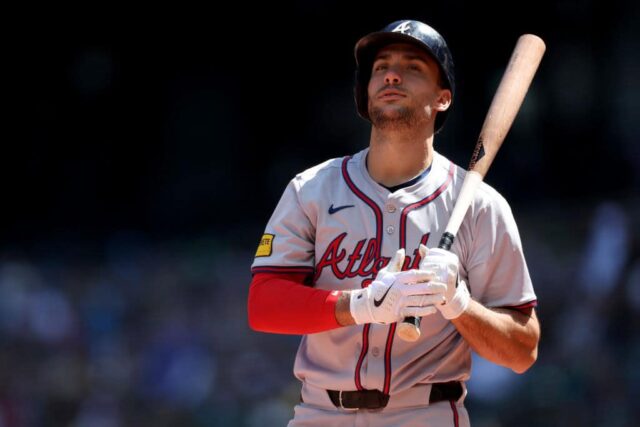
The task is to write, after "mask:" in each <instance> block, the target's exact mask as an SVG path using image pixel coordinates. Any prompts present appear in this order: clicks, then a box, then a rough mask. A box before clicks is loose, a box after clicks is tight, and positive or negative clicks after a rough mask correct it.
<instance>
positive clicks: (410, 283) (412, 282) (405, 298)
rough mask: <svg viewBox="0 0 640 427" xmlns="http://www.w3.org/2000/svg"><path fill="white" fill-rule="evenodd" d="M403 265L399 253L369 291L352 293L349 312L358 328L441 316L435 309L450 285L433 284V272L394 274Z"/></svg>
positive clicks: (359, 290) (413, 271)
mask: <svg viewBox="0 0 640 427" xmlns="http://www.w3.org/2000/svg"><path fill="white" fill-rule="evenodd" d="M402 261H404V250H399V251H398V252H397V253H396V256H394V258H393V259H392V260H391V262H390V263H389V265H388V266H387V267H385V268H383V269H382V270H380V271H379V272H378V274H377V276H376V279H375V280H374V281H373V282H372V283H371V284H370V285H369V286H368V287H366V288H365V289H358V290H355V291H351V296H350V298H351V299H350V306H349V308H350V311H351V316H352V317H353V319H354V320H355V322H356V324H358V325H362V324H365V323H383V324H389V323H394V322H397V321H399V320H401V319H402V318H404V317H407V316H428V315H430V314H434V313H436V312H437V309H436V308H435V307H434V305H437V304H440V303H442V302H443V301H444V294H445V291H446V285H444V284H442V283H437V282H435V281H433V279H434V275H433V273H432V272H425V271H420V270H408V271H402V272H399V271H394V270H399V269H400V267H401V266H402ZM429 281H431V282H429Z"/></svg>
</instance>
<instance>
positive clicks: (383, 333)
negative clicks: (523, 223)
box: [252, 149, 536, 395]
mask: <svg viewBox="0 0 640 427" xmlns="http://www.w3.org/2000/svg"><path fill="white" fill-rule="evenodd" d="M367 152H368V149H365V150H363V151H361V152H359V153H357V154H356V155H354V156H353V157H345V158H341V159H333V160H329V161H327V162H324V163H322V164H320V165H318V166H315V167H313V168H311V169H308V170H306V171H305V172H303V173H301V174H299V175H297V176H296V177H295V178H294V179H293V180H291V182H290V183H289V185H288V186H287V188H286V190H285V192H284V194H283V195H282V198H281V199H280V202H279V203H278V205H277V207H276V209H275V211H274V213H273V215H272V217H271V219H270V220H269V223H268V225H267V227H266V231H265V235H264V236H263V239H262V241H261V243H260V246H259V248H258V252H257V254H256V258H255V261H254V263H253V265H252V271H253V272H254V273H259V272H270V273H274V272H297V273H309V274H313V277H314V280H313V286H315V287H316V288H320V289H327V290H347V289H358V288H361V287H363V286H367V285H368V284H369V283H370V282H371V280H372V279H373V278H374V277H375V275H376V273H377V272H378V270H379V269H381V268H382V267H384V266H385V265H386V264H387V263H388V262H389V260H390V258H391V257H392V256H393V255H394V253H395V252H396V251H397V250H398V249H399V248H405V250H406V253H407V257H406V259H405V263H404V267H403V268H404V269H411V268H417V267H418V264H419V262H420V255H419V253H418V246H419V244H420V243H424V244H426V245H427V247H430V248H431V247H436V246H437V244H438V240H439V238H440V236H441V235H442V233H443V232H444V229H445V226H446V224H447V220H448V219H449V215H450V212H451V210H452V209H453V206H454V203H455V200H456V196H457V194H458V192H459V190H460V187H461V185H462V181H463V179H464V175H465V171H464V170H463V169H462V168H460V167H458V166H456V165H454V164H453V163H452V162H451V161H449V160H448V159H446V158H445V157H443V156H441V155H440V154H438V153H436V152H434V159H433V163H432V167H431V170H430V172H429V173H428V174H427V175H426V176H424V177H423V178H422V179H420V180H419V181H418V182H415V183H413V184H411V185H409V186H408V187H405V188H402V189H400V190H397V191H395V192H390V191H389V190H387V189H386V188H384V187H383V186H381V185H380V184H378V183H376V182H375V181H374V180H373V179H372V178H371V177H370V176H369V173H368V171H367V169H366V155H367ZM451 250H452V251H453V252H454V253H456V254H457V255H458V257H459V259H460V264H461V265H460V275H461V277H462V278H463V279H464V280H466V282H467V284H468V286H469V290H470V292H471V296H472V298H473V299H475V300H477V301H478V302H480V303H482V304H483V305H485V306H487V307H508V306H511V307H524V306H527V305H534V304H535V300H536V296H535V294H534V291H533V287H532V284H531V279H530V277H529V272H528V270H527V265H526V262H525V259H524V256H523V252H522V245H521V242H520V236H519V234H518V229H517V227H516V223H515V220H514V218H513V215H512V213H511V209H510V208H509V205H508V204H507V202H506V201H505V200H504V198H503V197H502V196H500V194H498V192H497V191H495V190H494V189H493V188H491V187H490V186H489V185H487V184H485V183H483V184H481V187H480V188H479V190H478V191H477V194H476V196H475V199H474V202H473V203H472V205H471V207H470V208H469V210H468V212H467V215H466V217H465V219H464V221H463V223H462V226H461V227H460V230H459V232H458V234H457V236H456V241H455V243H454V245H453V247H452V248H451ZM421 329H422V335H421V337H420V338H419V340H418V341H417V342H405V341H402V340H401V339H399V338H397V337H396V335H395V330H396V324H392V325H379V324H367V325H364V326H349V327H343V328H338V329H333V330H330V331H326V332H321V333H315V334H309V335H305V336H303V337H302V340H301V342H300V347H299V349H298V353H297V355H296V361H295V366H294V373H295V375H296V377H297V378H299V379H300V380H301V381H303V382H305V383H308V384H309V385H311V386H314V387H318V388H321V389H332V390H356V389H358V390H359V389H378V390H381V391H383V392H384V393H387V394H390V395H394V394H396V393H400V392H402V391H404V390H407V389H409V388H411V387H412V386H414V385H416V384H422V383H434V382H446V381H453V380H459V381H465V380H467V379H468V377H469V372H470V368H471V357H470V348H469V346H468V344H467V343H466V342H465V340H464V339H463V338H462V336H461V335H460V334H459V333H458V332H457V330H456V328H455V327H454V326H453V324H452V323H451V322H450V321H448V320H446V319H444V318H443V317H442V316H441V315H440V313H436V314H434V315H431V316H428V317H425V318H423V319H422V326H421Z"/></svg>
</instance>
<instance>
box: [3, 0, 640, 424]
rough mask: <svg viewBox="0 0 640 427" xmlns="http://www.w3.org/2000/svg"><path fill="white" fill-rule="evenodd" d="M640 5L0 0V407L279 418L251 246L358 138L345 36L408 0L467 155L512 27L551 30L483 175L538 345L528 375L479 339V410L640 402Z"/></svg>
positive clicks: (475, 395) (451, 135) (556, 417)
mask: <svg viewBox="0 0 640 427" xmlns="http://www.w3.org/2000/svg"><path fill="white" fill-rule="evenodd" d="M216 7H217V6H216ZM638 9H639V8H638V3H637V2H632V1H630V0H611V1H607V2H604V1H596V0H587V1H581V2H578V1H570V0H562V1H548V0H547V1H542V2H535V3H534V2H531V3H529V4H527V3H524V4H523V3H521V2H513V3H510V4H509V5H507V6H506V7H505V6H504V5H503V6H501V7H499V6H498V5H497V4H496V5H492V4H489V3H485V2H471V1H451V2H413V3H412V4H409V5H405V4H394V5H389V4H385V3H380V4H378V3H375V2H366V3H365V2H363V3H360V4H357V3H349V4H346V3H343V2H338V1H335V0H334V1H326V2H303V1H290V2H286V3H280V4H277V5H275V4H268V5H267V4H261V5H257V6H251V7H249V6H247V5H245V4H244V3H242V4H237V5H231V6H230V9H225V11H224V12H223V11H222V9H220V10H219V11H218V13H217V14H216V13H212V12H211V11H210V10H209V11H208V12H206V13H204V11H202V12H201V11H198V10H195V9H193V10H187V9H186V8H184V7H183V8H181V9H180V10H173V9H164V10H158V9H157V8H154V10H153V11H144V10H136V11H133V10H131V9H126V8H123V9H117V8H116V7H115V6H113V5H110V4H107V3H103V4H101V5H93V6H92V7H91V8H87V7H85V8H83V9H72V8H71V7H69V8H67V9H62V8H60V9H56V10H55V11H48V10H37V11H36V10H29V11H24V13H16V14H15V15H7V17H6V18H7V19H9V20H10V21H12V22H11V24H13V25H14V26H15V27H16V30H15V31H13V32H12V33H11V37H10V38H8V39H7V41H8V42H9V43H7V49H6V51H5V52H4V58H5V60H4V64H5V69H6V71H8V77H7V80H5V82H4V85H5V87H6V89H7V90H6V93H7V94H8V96H7V97H5V105H6V108H5V111H7V114H5V120H6V122H5V125H4V126H3V131H4V135H3V138H2V139H3V143H2V148H3V153H2V157H1V158H2V167H1V168H0V174H1V178H2V179H1V181H0V182H1V185H2V187H1V188H2V191H1V197H2V199H1V206H2V217H3V218H4V220H3V221H2V222H1V227H0V427H22V426H73V427H88V426H96V427H121V426H143V427H144V426H155V427H159V426H247V427H253V426H277V425H285V424H286V420H288V419H289V418H290V417H291V415H292V407H293V405H294V404H295V402H296V400H297V398H298V393H299V389H298V384H297V382H296V380H295V378H294V377H293V375H292V372H291V371H292V364H293V359H294V355H295V350H296V347H297V344H298V341H299V337H297V336H277V335H266V334H258V333H254V332H252V331H250V330H249V329H248V327H247V322H246V305H245V301H246V296H247V289H248V284H249V281H250V273H249V267H250V264H251V262H252V259H253V253H254V252H255V249H256V246H257V243H258V239H259V238H260V236H261V233H262V230H263V227H264V225H265V224H266V221H267V220H268V218H269V215H270V213H271V211H272V209H273V208H274V207H275V204H276V202H277V200H278V199H279V197H280V194H281V192H282V190H283V189H284V187H285V185H286V183H287V181H288V180H289V179H290V178H291V177H293V175H294V174H295V173H297V172H298V171H301V170H303V169H305V168H307V167H309V166H311V165H314V164H316V163H319V162H320V161H323V160H325V159H327V158H331V157H337V156H342V155H346V154H350V153H353V152H356V151H358V150H360V149H361V148H363V147H365V146H366V145H367V143H368V132H369V128H368V126H367V124H366V123H365V122H363V121H362V120H360V119H358V117H357V116H356V113H355V108H354V104H353V101H352V83H353V72H354V63H353V56H352V49H353V45H354V43H355V42H356V41H357V39H358V38H359V37H360V36H362V35H364V34H366V33H368V32H370V31H373V30H376V29H378V28H381V27H382V26H383V25H385V24H387V23H389V22H391V21H393V20H395V19H401V18H405V17H410V18H415V19H419V20H423V21H425V22H427V23H429V24H431V25H432V26H434V27H435V28H437V29H438V30H439V31H440V32H441V33H442V34H443V35H444V36H445V38H446V39H447V41H448V43H449V46H450V48H451V50H452V52H453V55H454V60H455V62H456V68H457V72H456V77H457V83H458V92H457V98H456V99H455V101H454V104H453V110H452V112H451V114H450V115H449V121H448V123H447V125H446V126H445V129H444V131H443V132H442V133H441V135H439V136H438V137H437V138H436V149H437V150H439V151H440V152H442V153H443V154H445V155H447V156H448V157H450V158H451V159H453V160H454V161H456V162H457V163H459V164H461V165H466V163H467V159H468V158H469V155H470V150H471V148H472V147H473V145H474V143H475V138H476V136H477V133H478V131H479V129H480V126H481V124H482V120H483V118H484V114H485V112H486V109H487V107H488V105H489V102H490V100H491V97H492V96H493V93H494V91H495V88H496V86H497V83H498V81H499V79H500V76H501V74H502V71H503V69H504V66H505V65H506V62H507V60H508V57H509V54H510V52H511V49H512V48H513V46H514V44H515V40H516V39H517V37H518V36H519V35H520V34H522V33H525V32H533V33H536V34H538V35H540V36H541V37H542V38H543V39H544V40H545V41H546V42H547V53H546V56H545V58H544V59H543V63H542V66H541V69H540V70H539V73H538V75H537V76H536V79H535V80H534V84H533V86H532V89H531V91H530V93H529V95H528V96H527V99H526V101H525V104H524V106H523V108H522V110H521V112H520V114H519V116H518V118H517V119H516V123H515V125H514V128H513V129H512V130H511V132H510V134H509V136H508V138H507V141H506V142H505V145H504V147H503V150H502V151H501V152H500V154H499V155H498V158H497V160H496V163H495V167H494V168H493V169H492V170H491V171H490V173H489V176H488V177H487V181H488V182H489V183H490V184H491V185H493V186H494V187H496V188H497V189H498V190H499V191H501V192H502V193H503V194H504V195H505V196H506V197H507V199H508V200H509V201H510V202H511V205H512V208H513V211H514V214H515V217H516V220H517V221H518V223H519V226H520V230H521V234H522V239H523V243H524V248H525V253H526V255H527V257H528V262H529V264H530V265H529V266H530V270H531V274H532V277H533V279H534V285H535V287H536V291H537V293H538V297H539V309H538V310H539V317H540V319H541V323H542V328H543V334H542V341H541V344H540V356H539V360H538V362H537V363H536V365H534V367H533V368H532V369H531V370H530V371H528V372H527V373H526V374H524V375H522V376H518V375H515V374H513V373H511V372H510V371H508V370H505V369H502V368H499V367H496V366H494V365H491V364H489V363H488V362H484V361H482V360H480V359H476V360H475V364H474V370H473V373H472V375H473V378H472V381H471V382H470V396H469V398H468V400H467V403H468V407H469V410H470V413H471V419H472V423H473V425H474V426H476V427H503V426H514V425H517V426H555V425H565V426H607V427H615V426H632V425H637V420H638V418H639V416H640V410H639V409H638V405H637V403H636V400H637V397H638V396H640V367H639V365H638V363H637V361H638V360H639V359H640V332H639V330H640V329H639V326H640V197H639V196H640V193H639V191H638V189H639V188H640V144H639V143H638V141H640V123H639V122H640V55H639V54H638V52H640V31H639V30H638V22H639V21H638ZM214 11H215V9H214ZM36 12H37V13H36ZM498 14H500V15H498ZM14 18H15V19H14ZM246 40H249V41H250V42H247V41H246ZM634 420H636V421H634Z"/></svg>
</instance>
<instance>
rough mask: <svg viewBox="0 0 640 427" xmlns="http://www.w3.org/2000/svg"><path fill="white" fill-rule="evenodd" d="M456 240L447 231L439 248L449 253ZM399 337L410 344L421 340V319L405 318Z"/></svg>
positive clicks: (400, 325) (400, 327) (399, 329)
mask: <svg viewBox="0 0 640 427" xmlns="http://www.w3.org/2000/svg"><path fill="white" fill-rule="evenodd" d="M454 238H455V236H454V235H453V234H451V233H449V232H448V231H445V232H444V234H443V235H442V237H441V238H440V243H438V248H440V249H445V250H447V251H448V250H449V249H451V245H453V239H454ZM398 336H400V338H402V339H403V340H405V341H408V342H414V341H417V340H418V338H420V317H413V316H411V317H405V318H404V320H403V321H402V323H400V324H399V325H398Z"/></svg>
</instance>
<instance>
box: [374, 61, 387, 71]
mask: <svg viewBox="0 0 640 427" xmlns="http://www.w3.org/2000/svg"><path fill="white" fill-rule="evenodd" d="M386 69H387V64H385V63H383V62H380V63H377V64H373V71H384V70H386Z"/></svg>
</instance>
